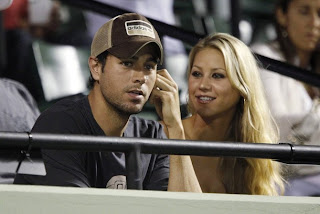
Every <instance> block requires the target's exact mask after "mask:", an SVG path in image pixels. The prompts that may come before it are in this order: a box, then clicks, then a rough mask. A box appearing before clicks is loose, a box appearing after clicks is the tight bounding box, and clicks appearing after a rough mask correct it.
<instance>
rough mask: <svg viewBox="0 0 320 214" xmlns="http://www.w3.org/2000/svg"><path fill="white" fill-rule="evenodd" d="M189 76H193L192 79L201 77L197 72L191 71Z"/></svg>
mask: <svg viewBox="0 0 320 214" xmlns="http://www.w3.org/2000/svg"><path fill="white" fill-rule="evenodd" d="M191 75H192V76H194V77H200V76H201V73H200V72H198V71H192V72H191Z"/></svg>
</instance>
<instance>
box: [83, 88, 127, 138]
mask: <svg viewBox="0 0 320 214" xmlns="http://www.w3.org/2000/svg"><path fill="white" fill-rule="evenodd" d="M88 99H89V104H90V108H91V111H92V114H93V117H94V119H95V120H96V121H97V123H98V125H99V126H100V127H101V129H102V130H103V132H104V133H105V134H106V135H107V136H114V137H121V136H123V133H124V130H125V129H126V126H127V123H128V120H129V116H127V115H123V114H120V113H119V112H118V111H116V110H115V109H114V108H112V107H110V106H109V105H107V104H106V103H105V100H104V98H103V97H102V94H101V93H97V92H96V91H95V90H91V91H90V93H89V95H88Z"/></svg>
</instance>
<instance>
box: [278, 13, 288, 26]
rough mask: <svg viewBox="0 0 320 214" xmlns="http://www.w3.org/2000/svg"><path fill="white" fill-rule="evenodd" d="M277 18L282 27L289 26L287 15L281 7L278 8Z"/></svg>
mask: <svg viewBox="0 0 320 214" xmlns="http://www.w3.org/2000/svg"><path fill="white" fill-rule="evenodd" d="M276 19H277V22H278V23H279V24H280V25H281V26H282V27H284V28H285V27H287V15H286V14H285V13H284V12H283V10H282V9H281V8H277V9H276Z"/></svg>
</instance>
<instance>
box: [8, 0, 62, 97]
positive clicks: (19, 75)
mask: <svg viewBox="0 0 320 214" xmlns="http://www.w3.org/2000/svg"><path fill="white" fill-rule="evenodd" d="M59 8H60V3H59V2H58V1H55V0H13V1H12V4H11V6H9V7H8V8H7V9H5V10H4V11H3V21H4V30H5V35H4V38H5V44H6V59H7V62H6V65H7V66H6V68H5V69H4V71H3V76H4V77H7V78H10V79H13V80H16V81H18V82H20V83H22V84H23V85H24V86H25V87H26V88H27V89H28V90H29V91H30V93H31V94H32V95H33V97H34V98H35V99H36V100H37V101H40V100H42V99H43V92H42V88H41V82H40V77H39V74H38V72H37V70H36V69H34V67H33V65H32V62H33V60H34V59H33V57H34V56H33V50H32V41H33V40H34V39H48V38H49V37H51V35H52V34H53V32H55V30H56V29H57V27H58V26H59V23H60V18H59Z"/></svg>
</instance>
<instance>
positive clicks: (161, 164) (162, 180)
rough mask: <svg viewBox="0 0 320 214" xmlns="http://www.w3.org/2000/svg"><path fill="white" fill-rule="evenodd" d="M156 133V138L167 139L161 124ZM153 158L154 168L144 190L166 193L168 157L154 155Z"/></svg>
mask: <svg viewBox="0 0 320 214" xmlns="http://www.w3.org/2000/svg"><path fill="white" fill-rule="evenodd" d="M156 133H157V134H156V135H157V136H156V137H157V138H159V139H167V137H166V135H165V133H164V131H163V127H162V125H161V124H159V127H158V131H157V132H156ZM153 157H154V159H155V160H154V167H153V170H152V173H151V176H150V180H149V182H148V184H147V185H146V187H145V189H147V190H163V191H166V190H167V189H168V181H169V156H168V155H165V154H155V155H153Z"/></svg>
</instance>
